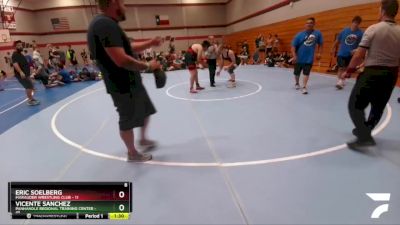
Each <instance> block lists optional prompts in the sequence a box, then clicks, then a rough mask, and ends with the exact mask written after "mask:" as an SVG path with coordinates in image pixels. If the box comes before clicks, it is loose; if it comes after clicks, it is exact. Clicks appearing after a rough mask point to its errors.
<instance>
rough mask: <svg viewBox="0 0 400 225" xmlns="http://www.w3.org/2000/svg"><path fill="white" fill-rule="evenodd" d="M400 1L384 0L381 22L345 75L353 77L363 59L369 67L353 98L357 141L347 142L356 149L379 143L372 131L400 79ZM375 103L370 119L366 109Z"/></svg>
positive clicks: (367, 35) (367, 33)
mask: <svg viewBox="0 0 400 225" xmlns="http://www.w3.org/2000/svg"><path fill="white" fill-rule="evenodd" d="M398 9H399V2H398V1H397V0H381V8H380V22H379V23H377V24H374V25H372V26H370V27H369V28H368V29H367V30H366V31H365V34H364V36H363V38H362V40H361V43H360V45H359V48H358V49H357V51H356V53H355V55H354V56H353V59H352V61H351V63H350V65H349V67H348V69H347V71H346V72H344V74H343V76H345V77H350V75H351V74H352V73H354V72H355V71H356V67H357V66H358V65H360V64H361V63H362V62H363V61H364V62H365V70H364V72H363V73H362V74H360V76H359V77H358V79H357V82H356V84H355V86H354V88H353V91H352V93H351V96H350V100H349V111H350V117H351V119H352V120H353V123H354V125H355V129H354V130H353V134H354V135H355V136H356V137H357V139H356V140H354V141H352V142H349V143H347V145H348V146H349V148H350V149H352V150H361V149H360V148H362V147H367V146H374V145H376V143H375V141H374V139H373V137H372V135H371V132H372V130H373V129H374V128H375V126H376V125H377V124H378V123H379V121H380V119H381V117H382V114H383V112H384V109H385V106H386V104H387V103H388V101H389V99H390V96H391V95H392V92H393V89H394V87H395V85H396V82H397V77H398V71H399V60H400V26H399V25H397V24H396V22H395V17H396V15H397V12H398ZM368 105H371V110H370V114H369V116H368V119H367V120H366V118H365V113H364V110H365V109H366V108H367V106H368Z"/></svg>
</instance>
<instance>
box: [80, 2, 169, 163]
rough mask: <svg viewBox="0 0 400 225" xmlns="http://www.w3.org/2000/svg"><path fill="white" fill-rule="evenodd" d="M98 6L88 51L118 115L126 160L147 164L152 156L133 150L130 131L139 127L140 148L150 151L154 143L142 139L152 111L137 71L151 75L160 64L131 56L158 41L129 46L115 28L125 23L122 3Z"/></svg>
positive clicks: (132, 138) (158, 39)
mask: <svg viewBox="0 0 400 225" xmlns="http://www.w3.org/2000/svg"><path fill="white" fill-rule="evenodd" d="M98 4H99V7H100V9H101V11H102V12H103V14H100V15H98V16H97V17H95V18H94V19H93V21H92V22H91V24H90V26H89V31H88V36H87V38H88V45H89V50H90V53H91V54H92V55H93V58H94V59H95V60H96V63H97V65H98V67H99V69H100V70H101V72H102V74H103V78H104V82H105V86H106V89H107V92H108V93H109V94H110V95H111V97H112V100H113V102H114V105H115V107H116V108H117V111H118V113H119V128H120V135H121V138H122V140H123V141H124V143H125V145H126V147H127V148H128V160H129V161H136V162H143V161H148V160H151V158H152V156H151V155H149V154H142V153H139V152H138V151H137V149H136V147H135V144H134V133H133V128H136V127H141V137H140V145H142V146H145V147H154V146H155V142H154V141H150V140H149V139H147V137H146V128H147V125H148V122H149V117H150V115H152V114H155V113H156V109H155V108H154V106H153V103H152V102H151V100H150V98H149V96H148V94H147V91H146V89H145V87H144V86H143V84H142V78H141V75H140V72H139V71H143V70H149V71H154V70H156V69H159V68H160V64H158V63H157V62H155V61H150V62H141V61H139V60H138V59H136V58H135V57H134V55H135V54H134V53H137V52H141V51H143V50H145V49H148V48H150V47H152V46H159V45H160V44H161V42H162V38H160V37H157V38H154V39H151V40H149V41H146V42H141V43H133V42H132V43H131V42H130V41H129V39H128V37H127V36H126V34H125V32H124V31H123V30H122V28H121V27H120V26H119V25H118V22H121V21H124V20H125V19H126V17H125V6H124V0H98Z"/></svg>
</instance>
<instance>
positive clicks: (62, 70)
mask: <svg viewBox="0 0 400 225" xmlns="http://www.w3.org/2000/svg"><path fill="white" fill-rule="evenodd" d="M58 69H59V71H58V75H60V76H61V77H62V80H61V81H62V82H63V83H66V84H69V83H71V82H72V79H71V75H70V74H69V72H68V71H67V70H66V69H65V67H64V65H63V64H61V63H59V64H58Z"/></svg>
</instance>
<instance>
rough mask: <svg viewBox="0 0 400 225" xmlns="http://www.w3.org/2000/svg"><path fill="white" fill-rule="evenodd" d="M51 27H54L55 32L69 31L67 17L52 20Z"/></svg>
mask: <svg viewBox="0 0 400 225" xmlns="http://www.w3.org/2000/svg"><path fill="white" fill-rule="evenodd" d="M51 25H53V30H57V31H58V30H69V22H68V18H67V17H60V18H52V19H51Z"/></svg>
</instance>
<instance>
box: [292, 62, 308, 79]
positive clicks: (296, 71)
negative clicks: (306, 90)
mask: <svg viewBox="0 0 400 225" xmlns="http://www.w3.org/2000/svg"><path fill="white" fill-rule="evenodd" d="M311 68H312V64H304V63H296V65H294V75H295V76H300V75H301V72H302V71H303V74H304V76H310V73H311Z"/></svg>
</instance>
